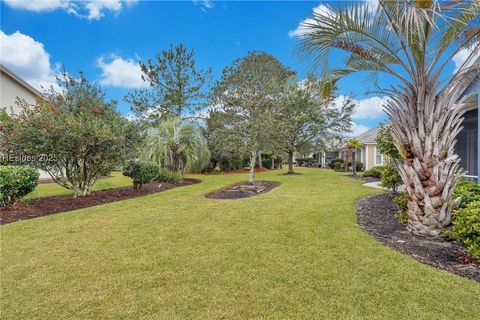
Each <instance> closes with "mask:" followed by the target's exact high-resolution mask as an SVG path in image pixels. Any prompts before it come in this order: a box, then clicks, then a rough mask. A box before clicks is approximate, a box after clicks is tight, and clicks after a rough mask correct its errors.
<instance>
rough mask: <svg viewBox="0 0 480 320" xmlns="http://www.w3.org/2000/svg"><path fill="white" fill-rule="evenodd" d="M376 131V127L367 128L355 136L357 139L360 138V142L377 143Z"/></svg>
mask: <svg viewBox="0 0 480 320" xmlns="http://www.w3.org/2000/svg"><path fill="white" fill-rule="evenodd" d="M377 132H378V128H373V129H370V130H368V131H367V132H364V133H362V134H361V135H359V136H357V139H358V140H360V142H361V143H363V144H366V143H377V142H376V139H377Z"/></svg>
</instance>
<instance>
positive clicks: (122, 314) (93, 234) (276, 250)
mask: <svg viewBox="0 0 480 320" xmlns="http://www.w3.org/2000/svg"><path fill="white" fill-rule="evenodd" d="M299 171H302V172H303V173H304V174H303V175H300V176H283V175H279V173H278V172H269V173H263V174H259V175H257V177H258V179H268V180H275V181H280V182H281V183H282V185H281V186H280V187H279V188H277V189H275V190H273V191H271V192H269V193H267V194H265V195H262V196H259V197H254V198H250V199H242V200H233V201H232V200H211V199H206V198H204V194H205V193H207V192H209V191H212V190H214V189H217V188H219V187H222V186H225V185H228V184H230V183H233V182H235V181H239V180H242V179H246V175H218V176H199V177H200V178H201V179H202V180H203V182H202V183H200V184H196V185H192V186H188V187H182V188H177V189H172V190H168V191H166V192H163V193H158V194H153V195H149V196H146V197H142V198H137V199H130V200H126V201H122V202H116V203H111V204H107V205H103V206H98V207H93V208H89V209H82V210H78V211H75V212H69V213H62V214H56V215H51V216H47V217H43V218H37V219H32V220H28V221H23V222H17V223H13V224H9V225H5V226H2V227H1V237H2V239H1V240H2V252H1V289H2V293H1V308H2V314H1V317H2V319H34V318H35V319H66V318H74V319H87V318H88V319H220V318H221V319H253V318H255V319H287V318H289V319H429V320H430V319H479V318H480V284H479V283H476V282H474V281H472V280H467V279H463V278H460V277H458V276H455V275H451V274H449V273H447V272H443V271H439V270H436V269H434V268H432V267H429V266H426V265H423V264H420V263H418V262H416V261H415V260H413V259H411V258H409V257H406V256H404V255H402V254H400V253H398V252H395V251H393V250H391V249H389V248H387V247H385V246H383V245H381V244H379V243H378V242H377V241H375V240H374V239H372V238H371V237H370V236H368V235H367V234H365V233H364V232H362V230H360V229H359V228H358V227H357V225H356V224H355V207H354V201H355V199H357V198H359V197H362V196H365V195H368V194H371V193H373V192H375V190H373V189H368V188H366V187H363V186H362V185H361V182H359V181H355V180H353V179H350V178H348V177H344V176H342V174H341V173H335V172H333V171H330V170H319V169H299Z"/></svg>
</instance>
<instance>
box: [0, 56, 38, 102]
mask: <svg viewBox="0 0 480 320" xmlns="http://www.w3.org/2000/svg"><path fill="white" fill-rule="evenodd" d="M0 71H1V73H2V76H3V75H6V76H7V77H9V78H10V79H12V80H13V81H15V82H16V83H18V84H19V85H20V86H22V87H23V88H25V89H27V90H28V91H30V92H31V93H32V94H33V95H35V96H38V97H41V96H42V94H41V93H40V92H39V91H38V90H37V89H35V88H34V87H32V86H31V85H30V84H29V83H28V82H26V81H25V80H23V79H22V78H20V76H19V75H17V74H16V73H15V72H13V71H12V70H10V69H8V68H7V67H6V66H4V65H3V64H1V63H0Z"/></svg>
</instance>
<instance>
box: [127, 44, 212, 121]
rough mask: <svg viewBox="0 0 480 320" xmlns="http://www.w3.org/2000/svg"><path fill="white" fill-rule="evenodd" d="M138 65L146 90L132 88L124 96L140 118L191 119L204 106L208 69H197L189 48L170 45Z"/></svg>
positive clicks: (209, 73)
mask: <svg viewBox="0 0 480 320" xmlns="http://www.w3.org/2000/svg"><path fill="white" fill-rule="evenodd" d="M140 68H141V69H142V72H143V75H142V79H143V80H144V81H146V82H148V83H149V85H150V89H146V90H135V91H134V92H131V93H128V94H127V95H126V96H125V101H126V102H129V103H130V104H131V105H132V111H133V112H134V113H135V114H136V115H137V116H138V117H139V118H140V119H143V120H148V121H149V122H152V121H154V122H155V121H159V120H160V119H165V118H168V117H171V116H176V117H182V118H183V119H186V118H193V117H195V113H196V112H198V111H200V110H201V109H203V108H204V107H205V99H206V97H207V94H206V91H207V90H206V89H207V88H206V87H207V86H208V83H209V80H210V78H211V70H210V69H209V70H206V71H205V70H201V69H198V67H197V64H196V61H195V52H194V51H193V50H188V49H187V48H186V47H185V46H184V45H182V44H178V45H176V46H175V47H173V46H170V48H169V49H168V50H163V51H162V52H161V53H158V54H157V55H156V56H155V60H152V59H148V60H147V61H146V62H141V63H140Z"/></svg>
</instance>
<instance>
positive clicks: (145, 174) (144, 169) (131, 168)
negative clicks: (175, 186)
mask: <svg viewBox="0 0 480 320" xmlns="http://www.w3.org/2000/svg"><path fill="white" fill-rule="evenodd" d="M123 175H124V176H127V177H129V178H131V179H132V180H133V187H134V188H141V187H142V186H143V185H144V184H147V183H150V182H153V181H158V182H168V183H178V182H180V181H182V179H183V176H182V175H181V174H180V173H179V172H176V171H171V170H168V169H165V168H161V167H160V166H159V165H158V164H156V163H154V162H150V161H136V160H131V161H128V162H127V164H126V165H125V167H124V169H123Z"/></svg>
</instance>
